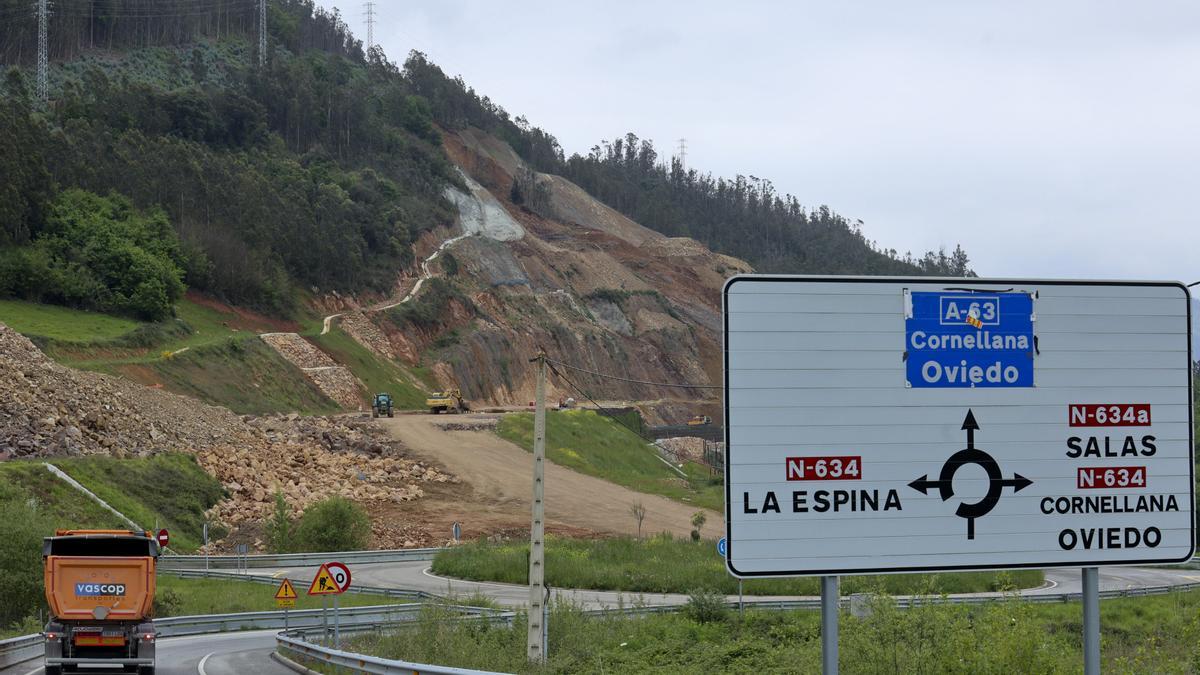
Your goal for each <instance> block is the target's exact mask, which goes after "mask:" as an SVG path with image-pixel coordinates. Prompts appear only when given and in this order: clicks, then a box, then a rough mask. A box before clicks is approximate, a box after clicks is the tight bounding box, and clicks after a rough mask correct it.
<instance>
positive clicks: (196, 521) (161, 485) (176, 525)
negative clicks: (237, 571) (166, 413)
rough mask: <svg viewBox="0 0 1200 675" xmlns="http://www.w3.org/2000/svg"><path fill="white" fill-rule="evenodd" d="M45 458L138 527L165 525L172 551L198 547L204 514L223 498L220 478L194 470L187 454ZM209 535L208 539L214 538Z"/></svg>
mask: <svg viewBox="0 0 1200 675" xmlns="http://www.w3.org/2000/svg"><path fill="white" fill-rule="evenodd" d="M50 461H51V463H52V464H54V465H55V466H57V467H58V468H60V469H62V470H63V471H65V472H66V473H67V475H69V476H71V477H72V478H74V479H75V480H77V481H79V483H80V484H81V485H83V486H84V487H86V488H87V489H89V490H91V491H92V492H93V493H95V494H96V496H98V497H100V498H101V499H103V500H104V501H106V502H108V504H109V505H111V506H112V507H113V508H114V509H116V510H118V511H120V512H121V513H124V514H125V515H126V516H128V517H129V518H130V519H132V520H133V521H134V522H135V523H137V524H138V525H140V526H142V527H144V528H146V529H152V528H154V527H159V528H166V529H167V530H168V531H169V532H170V533H171V548H172V549H175V550H178V551H194V550H196V549H197V548H199V547H200V545H201V544H202V543H203V541H202V538H203V527H204V512H205V511H206V510H208V509H209V508H211V507H212V506H213V505H214V504H216V503H217V502H218V501H220V500H221V499H222V498H223V497H225V488H223V487H221V483H220V481H218V480H217V479H216V478H213V477H212V476H210V475H209V474H208V473H207V472H205V471H204V469H202V468H200V465H199V464H198V463H197V462H196V458H195V457H193V456H192V455H189V454H184V453H164V454H159V455H154V456H152V457H144V458H134V459H116V458H113V457H107V456H93V457H79V458H70V459H52V460H50ZM122 527H127V526H126V525H122ZM214 534H215V533H210V537H211V538H214V539H217V538H219V536H214Z"/></svg>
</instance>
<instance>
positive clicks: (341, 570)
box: [325, 562, 350, 593]
mask: <svg viewBox="0 0 1200 675" xmlns="http://www.w3.org/2000/svg"><path fill="white" fill-rule="evenodd" d="M325 567H326V568H327V569H328V570H329V576H331V577H333V583H335V584H337V587H338V593H345V592H346V589H347V588H350V568H349V567H346V566H345V565H343V564H342V563H340V562H331V563H325Z"/></svg>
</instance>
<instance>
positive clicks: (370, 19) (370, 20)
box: [363, 2, 375, 52]
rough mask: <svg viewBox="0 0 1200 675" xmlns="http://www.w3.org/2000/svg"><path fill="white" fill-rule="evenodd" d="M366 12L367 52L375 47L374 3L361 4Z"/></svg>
mask: <svg viewBox="0 0 1200 675" xmlns="http://www.w3.org/2000/svg"><path fill="white" fill-rule="evenodd" d="M363 7H365V8H366V10H367V51H368V52H370V51H371V48H372V47H374V46H375V3H374V2H368V3H365V4H363Z"/></svg>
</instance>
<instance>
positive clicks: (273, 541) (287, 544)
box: [266, 490, 295, 553]
mask: <svg viewBox="0 0 1200 675" xmlns="http://www.w3.org/2000/svg"><path fill="white" fill-rule="evenodd" d="M294 529H295V525H294V524H293V523H292V519H291V517H290V516H289V515H288V505H287V500H285V499H284V498H283V493H282V492H280V491H278V490H276V491H275V509H274V511H273V512H272V513H271V520H269V521H267V527H266V530H267V547H268V548H269V549H270V551H271V552H272V553H290V552H291V550H292V547H293V546H294V544H295V542H293V541H292V531H293V530H294Z"/></svg>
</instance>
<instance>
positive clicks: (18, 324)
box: [0, 300, 139, 342]
mask: <svg viewBox="0 0 1200 675" xmlns="http://www.w3.org/2000/svg"><path fill="white" fill-rule="evenodd" d="M0 322H2V323H5V324H8V326H9V328H12V329H13V330H15V331H17V332H18V333H22V334H24V335H36V336H41V337H47V338H51V339H54V340H62V341H65V342H92V341H94V340H107V339H112V338H117V337H120V336H122V335H125V334H126V333H129V332H130V331H132V330H133V329H135V328H137V327H138V325H139V324H138V322H136V321H131V320H129V319H122V318H118V317H115V316H109V315H107V314H98V313H96V312H83V311H79V310H74V309H67V308H65V307H56V306H54V305H39V304H36V303H32V302H20V301H17V300H0Z"/></svg>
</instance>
